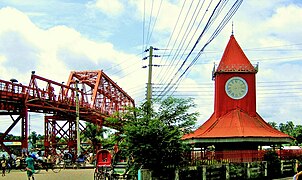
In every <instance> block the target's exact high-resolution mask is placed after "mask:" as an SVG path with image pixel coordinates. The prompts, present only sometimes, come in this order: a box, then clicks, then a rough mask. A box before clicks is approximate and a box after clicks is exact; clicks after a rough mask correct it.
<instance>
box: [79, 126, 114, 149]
mask: <svg viewBox="0 0 302 180" xmlns="http://www.w3.org/2000/svg"><path fill="white" fill-rule="evenodd" d="M85 124H86V127H85V131H83V135H82V137H81V139H82V140H83V141H87V140H88V139H89V140H90V141H91V143H92V148H93V150H94V151H96V150H97V149H99V148H100V147H99V146H100V145H101V144H102V146H104V145H107V144H108V143H106V142H107V141H106V139H105V138H104V133H106V132H108V130H107V129H104V128H102V127H100V126H98V125H96V124H93V123H89V122H86V123H85ZM94 153H95V152H94Z"/></svg>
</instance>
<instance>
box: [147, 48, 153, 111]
mask: <svg viewBox="0 0 302 180" xmlns="http://www.w3.org/2000/svg"><path fill="white" fill-rule="evenodd" d="M152 56H153V47H152V46H150V48H149V70H148V84H147V108H148V109H147V114H148V115H149V116H150V113H151V112H150V110H151V98H152Z"/></svg>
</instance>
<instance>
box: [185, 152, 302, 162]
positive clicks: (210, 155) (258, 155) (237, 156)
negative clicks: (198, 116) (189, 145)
mask: <svg viewBox="0 0 302 180" xmlns="http://www.w3.org/2000/svg"><path fill="white" fill-rule="evenodd" d="M266 152H268V151H267V150H235V151H192V152H191V154H190V159H191V163H192V165H194V164H196V162H200V161H208V162H211V161H212V162H215V163H216V162H234V163H239V162H255V161H263V160H264V155H265V153H266ZM276 152H277V154H278V156H279V158H280V159H281V160H288V159H295V158H297V157H298V156H302V150H276Z"/></svg>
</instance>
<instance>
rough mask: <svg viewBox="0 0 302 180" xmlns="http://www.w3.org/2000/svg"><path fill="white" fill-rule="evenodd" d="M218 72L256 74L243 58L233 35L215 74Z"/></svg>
mask: <svg viewBox="0 0 302 180" xmlns="http://www.w3.org/2000/svg"><path fill="white" fill-rule="evenodd" d="M219 72H257V70H256V69H255V68H254V66H253V65H252V64H251V63H250V61H249V60H248V58H247V57H246V56H245V54H244V52H243V51H242V49H241V47H240V46H239V44H238V43H237V41H236V39H235V37H234V35H231V37H230V40H229V42H228V44H227V46H226V48H225V50H224V53H223V55H222V58H221V61H220V63H219V65H218V67H217V70H216V73H219Z"/></svg>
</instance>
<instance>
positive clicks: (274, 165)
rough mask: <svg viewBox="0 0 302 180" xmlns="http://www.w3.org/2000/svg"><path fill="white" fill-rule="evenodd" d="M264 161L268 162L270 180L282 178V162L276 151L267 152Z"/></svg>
mask: <svg viewBox="0 0 302 180" xmlns="http://www.w3.org/2000/svg"><path fill="white" fill-rule="evenodd" d="M264 161H267V175H268V177H270V178H276V177H280V174H281V161H280V159H279V158H278V154H277V153H276V151H267V152H266V153H265V154H264Z"/></svg>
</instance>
